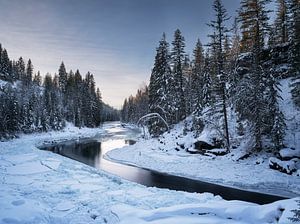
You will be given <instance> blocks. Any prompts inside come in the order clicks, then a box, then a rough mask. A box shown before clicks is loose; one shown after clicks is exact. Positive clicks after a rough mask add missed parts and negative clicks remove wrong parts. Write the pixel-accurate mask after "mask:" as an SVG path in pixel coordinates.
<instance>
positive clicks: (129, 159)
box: [106, 55, 300, 197]
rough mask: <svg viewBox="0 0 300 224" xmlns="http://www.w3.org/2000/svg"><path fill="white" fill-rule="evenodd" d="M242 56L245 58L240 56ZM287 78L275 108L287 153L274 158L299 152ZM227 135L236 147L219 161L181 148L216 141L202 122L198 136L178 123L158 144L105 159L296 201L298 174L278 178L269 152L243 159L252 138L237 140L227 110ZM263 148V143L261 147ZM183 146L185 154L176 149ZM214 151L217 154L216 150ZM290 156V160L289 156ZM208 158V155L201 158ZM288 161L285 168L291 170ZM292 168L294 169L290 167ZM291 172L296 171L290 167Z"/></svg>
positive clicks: (297, 118) (299, 116)
mask: <svg viewBox="0 0 300 224" xmlns="http://www.w3.org/2000/svg"><path fill="white" fill-rule="evenodd" d="M245 56H247V55H245ZM290 82H291V79H284V80H282V81H281V86H282V87H281V88H282V92H281V97H282V98H283V100H282V101H280V109H281V110H282V111H283V113H284V115H285V117H286V119H287V120H286V123H287V131H286V137H285V139H284V144H285V146H286V147H287V148H289V149H291V150H286V149H285V150H282V151H280V153H284V154H288V153H292V149H295V150H293V152H295V154H296V155H298V154H297V153H298V152H299V149H300V111H298V110H296V109H295V108H294V105H293V102H292V100H291V93H290V87H289V85H290ZM228 113H229V119H230V121H231V122H229V124H230V125H229V131H230V134H231V139H232V144H234V145H236V148H235V149H232V151H231V153H229V154H227V155H224V156H212V155H211V154H210V153H209V154H206V155H200V154H189V153H188V152H186V150H185V149H187V150H189V151H192V150H193V143H194V142H195V141H205V142H207V143H210V144H211V143H212V142H213V138H215V137H216V136H218V133H217V131H216V129H214V128H213V127H212V126H213V124H212V123H211V121H209V120H205V122H206V126H205V128H204V130H203V131H202V133H201V134H200V136H199V137H198V138H197V139H195V137H194V135H193V133H192V132H188V133H187V134H185V133H184V127H185V126H186V124H184V123H183V122H182V123H180V124H178V125H176V126H175V127H174V128H173V129H172V130H171V131H170V133H165V134H164V135H163V136H162V137H160V138H158V139H149V140H141V141H139V142H137V143H136V144H135V145H132V146H126V147H124V148H122V149H115V150H112V151H110V152H108V153H107V154H106V158H107V159H110V160H113V161H118V162H121V163H124V164H134V165H136V166H138V167H144V168H147V169H151V170H158V171H160V172H163V173H170V174H174V175H178V176H184V177H189V178H192V179H197V180H202V181H207V182H213V183H218V184H221V185H226V186H232V187H236V188H241V189H246V190H252V191H259V192H263V193H271V194H278V195H282V196H286V197H297V196H300V177H299V172H298V171H299V170H298V171H297V170H296V171H295V172H294V173H293V174H292V175H287V174H285V173H281V172H279V171H277V170H272V169H270V168H269V163H268V161H269V158H270V157H272V156H274V154H272V153H267V152H261V153H256V154H252V155H249V157H248V158H245V159H241V158H242V157H244V156H245V155H247V154H248V152H249V148H251V145H252V144H253V142H254V141H253V139H252V138H251V137H250V136H249V134H248V133H247V130H245V134H244V136H242V137H238V136H237V135H236V122H235V120H236V117H235V114H234V113H233V112H232V110H231V111H228ZM188 120H189V119H187V121H185V122H188ZM264 144H265V145H268V142H267V141H265V142H264ZM181 145H184V147H185V149H182V148H181V147H180V146H181ZM217 151H219V150H217ZM295 154H294V155H295ZM207 155H208V156H207ZM293 163H294V162H290V164H285V165H293ZM293 166H294V165H293ZM294 167H296V168H297V169H298V168H300V167H298V166H294Z"/></svg>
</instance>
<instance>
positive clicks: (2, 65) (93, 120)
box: [0, 44, 119, 138]
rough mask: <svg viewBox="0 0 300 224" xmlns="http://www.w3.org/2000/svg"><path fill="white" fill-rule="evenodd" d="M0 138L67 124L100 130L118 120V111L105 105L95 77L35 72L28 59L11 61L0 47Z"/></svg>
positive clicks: (58, 127)
mask: <svg viewBox="0 0 300 224" xmlns="http://www.w3.org/2000/svg"><path fill="white" fill-rule="evenodd" d="M0 117H1V120H0V138H8V137H13V136H15V135H16V134H18V133H32V132H41V131H49V130H61V129H63V128H64V127H65V125H66V122H70V123H72V124H74V125H75V126H76V127H84V126H85V127H97V126H99V125H100V124H101V123H103V122H105V121H112V120H118V119H119V111H118V110H116V109H114V108H112V107H110V106H109V105H108V104H105V103H104V102H103V101H102V98H101V92H100V90H99V88H96V83H95V80H94V76H93V74H91V73H90V72H88V73H87V74H86V75H85V77H82V75H81V74H80V72H79V70H76V72H75V73H74V72H73V71H72V70H70V71H69V72H67V71H66V68H65V65H64V63H63V62H62V63H61V65H60V67H59V70H58V74H55V75H51V74H49V73H48V74H46V75H45V76H44V77H42V76H41V74H40V72H39V71H37V72H36V73H35V72H34V67H33V64H32V62H31V60H30V59H29V60H28V62H27V63H26V65H25V62H24V59H23V58H22V57H20V58H19V59H18V60H17V61H14V60H10V58H9V56H8V53H7V50H6V49H4V48H2V46H1V44H0Z"/></svg>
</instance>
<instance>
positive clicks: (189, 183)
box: [41, 122, 285, 204]
mask: <svg viewBox="0 0 300 224" xmlns="http://www.w3.org/2000/svg"><path fill="white" fill-rule="evenodd" d="M103 128H104V130H105V132H104V133H102V134H99V135H98V136H96V137H95V138H93V139H86V140H82V141H68V142H64V143H60V144H57V145H51V146H45V147H43V148H41V149H43V150H48V151H52V152H54V153H57V154H60V155H62V156H65V157H68V158H71V159H74V160H77V161H79V162H82V163H85V164H87V165H90V166H93V167H95V168H97V169H102V170H105V171H107V172H109V173H112V174H115V175H117V176H120V177H122V178H124V179H126V180H129V181H133V182H136V183H139V184H142V185H145V186H148V187H159V188H168V189H172V190H182V191H187V192H198V193H203V192H210V193H213V194H215V195H220V196H221V197H222V198H224V199H227V200H242V201H249V202H255V203H258V204H266V203H270V202H274V201H277V200H281V199H285V198H283V197H280V196H276V195H269V194H262V193H256V192H249V191H244V190H240V189H236V188H231V187H225V186H221V185H217V184H213V183H207V182H203V181H197V180H191V179H188V178H184V177H179V176H174V175H168V174H165V173H160V172H156V171H152V170H147V169H143V168H139V167H134V166H130V165H123V164H119V163H115V162H111V161H108V160H106V159H104V158H103V155H104V154H105V153H106V152H108V151H109V150H112V149H115V148H120V147H123V146H125V145H128V144H134V143H135V141H134V139H135V138H136V137H137V135H138V134H139V130H137V129H134V128H130V127H123V126H122V125H121V124H120V123H118V122H111V123H106V124H104V125H103Z"/></svg>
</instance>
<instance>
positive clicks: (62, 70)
mask: <svg viewBox="0 0 300 224" xmlns="http://www.w3.org/2000/svg"><path fill="white" fill-rule="evenodd" d="M58 77H59V88H60V89H61V91H62V92H63V94H65V92H66V85H67V72H66V67H65V65H64V62H61V64H60V66H59V69H58Z"/></svg>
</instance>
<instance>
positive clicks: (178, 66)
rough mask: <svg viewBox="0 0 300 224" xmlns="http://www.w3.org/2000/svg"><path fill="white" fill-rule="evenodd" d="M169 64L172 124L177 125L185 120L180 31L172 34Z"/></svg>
mask: <svg viewBox="0 0 300 224" xmlns="http://www.w3.org/2000/svg"><path fill="white" fill-rule="evenodd" d="M172 46H173V47H172V51H171V64H172V74H173V79H172V80H171V81H172V82H170V83H168V87H169V95H170V96H172V98H173V99H172V101H170V102H169V103H170V104H171V110H172V113H174V115H175V116H174V120H172V123H178V122H179V121H181V120H183V119H184V118H185V111H186V109H185V98H184V92H183V71H182V66H183V62H184V56H185V52H184V47H185V43H184V37H183V36H182V34H181V31H180V30H179V29H177V30H176V31H175V33H174V40H173V42H172Z"/></svg>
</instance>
